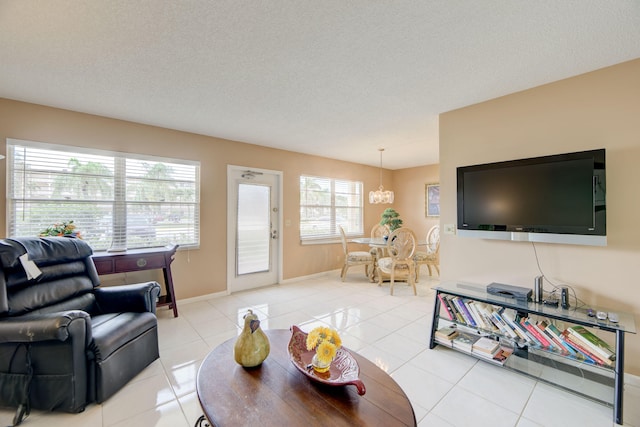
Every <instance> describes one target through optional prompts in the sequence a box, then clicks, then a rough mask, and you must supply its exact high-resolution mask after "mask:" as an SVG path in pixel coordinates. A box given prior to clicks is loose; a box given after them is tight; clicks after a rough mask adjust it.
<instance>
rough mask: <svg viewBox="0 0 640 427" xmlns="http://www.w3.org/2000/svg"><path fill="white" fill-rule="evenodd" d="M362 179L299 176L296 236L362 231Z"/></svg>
mask: <svg viewBox="0 0 640 427" xmlns="http://www.w3.org/2000/svg"><path fill="white" fill-rule="evenodd" d="M362 187H363V185H362V182H360V181H348V180H344V179H333V178H321V177H315V176H304V175H303V176H300V238H301V239H302V240H312V239H330V238H336V237H340V230H338V226H339V225H341V226H342V228H344V231H345V233H346V234H347V235H352V236H353V235H362V234H363V196H362Z"/></svg>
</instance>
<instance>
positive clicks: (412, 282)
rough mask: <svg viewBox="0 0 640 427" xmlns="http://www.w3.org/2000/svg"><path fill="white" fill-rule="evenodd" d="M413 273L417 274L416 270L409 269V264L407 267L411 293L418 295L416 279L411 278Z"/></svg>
mask: <svg viewBox="0 0 640 427" xmlns="http://www.w3.org/2000/svg"><path fill="white" fill-rule="evenodd" d="M418 267H419V266H418ZM414 273H415V275H416V276H417V275H418V272H417V271H416V272H413V271H411V266H410V267H409V283H411V286H412V287H413V295H416V296H417V295H418V290H417V289H416V281H415V280H413V275H414Z"/></svg>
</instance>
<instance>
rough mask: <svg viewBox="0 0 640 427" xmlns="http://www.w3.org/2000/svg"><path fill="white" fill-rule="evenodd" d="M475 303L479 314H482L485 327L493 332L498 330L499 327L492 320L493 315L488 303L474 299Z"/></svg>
mask: <svg viewBox="0 0 640 427" xmlns="http://www.w3.org/2000/svg"><path fill="white" fill-rule="evenodd" d="M473 305H474V308H475V309H476V312H477V313H478V316H480V318H482V323H483V324H484V329H486V330H488V331H491V332H495V331H497V330H498V328H497V327H496V325H495V324H494V323H493V322H492V321H491V316H490V315H489V308H488V307H487V305H486V304H485V303H483V302H479V301H474V302H473Z"/></svg>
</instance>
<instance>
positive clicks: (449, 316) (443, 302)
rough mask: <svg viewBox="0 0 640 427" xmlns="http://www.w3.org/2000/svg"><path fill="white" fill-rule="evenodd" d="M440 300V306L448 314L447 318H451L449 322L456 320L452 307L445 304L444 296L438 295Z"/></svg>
mask: <svg viewBox="0 0 640 427" xmlns="http://www.w3.org/2000/svg"><path fill="white" fill-rule="evenodd" d="M438 299H439V300H440V305H441V306H442V308H443V309H444V312H445V313H447V317H448V318H449V320H456V319H455V314H454V313H453V311H451V307H449V306H448V305H447V303H446V302H445V300H444V297H443V296H442V294H438Z"/></svg>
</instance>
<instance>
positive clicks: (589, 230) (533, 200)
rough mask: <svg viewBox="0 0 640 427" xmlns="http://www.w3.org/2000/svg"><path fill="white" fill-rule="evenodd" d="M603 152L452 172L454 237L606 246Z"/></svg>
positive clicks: (541, 158)
mask: <svg viewBox="0 0 640 427" xmlns="http://www.w3.org/2000/svg"><path fill="white" fill-rule="evenodd" d="M605 172H606V168H605V150H604V149H599V150H590V151H581V152H576V153H565V154H556V155H551V156H543V157H534V158H528V159H519V160H509V161H504V162H496V163H488V164H481V165H472V166H463V167H459V168H457V185H458V192H457V195H458V234H459V235H461V236H469V237H478V238H486V239H500V240H517V241H531V242H547V243H567V244H582V245H596V246H605V245H606V244H607V221H606V213H607V205H606V197H605V196H606V177H605V175H606V173H605Z"/></svg>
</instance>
